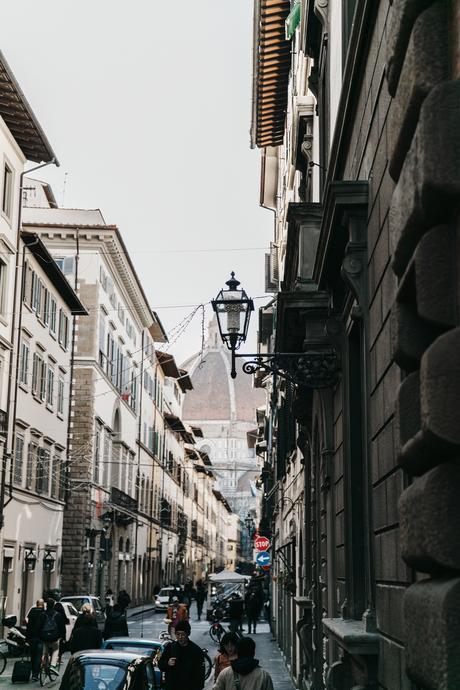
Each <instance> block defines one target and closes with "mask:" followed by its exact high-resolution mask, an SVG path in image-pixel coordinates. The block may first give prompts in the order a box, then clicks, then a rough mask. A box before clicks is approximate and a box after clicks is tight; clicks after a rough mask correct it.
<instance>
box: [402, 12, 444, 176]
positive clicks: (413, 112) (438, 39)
mask: <svg viewBox="0 0 460 690" xmlns="http://www.w3.org/2000/svg"><path fill="white" fill-rule="evenodd" d="M447 10H448V6H447V3H446V2H445V0H439V1H438V2H437V3H436V4H435V5H432V6H431V7H429V8H428V9H427V10H425V11H424V12H422V14H421V15H420V16H419V17H418V19H417V20H416V22H415V24H414V28H413V31H412V35H411V37H410V41H409V46H408V49H407V53H406V59H405V61H404V67H403V69H402V72H401V77H400V81H399V86H398V90H397V93H396V98H395V100H394V103H393V108H392V110H391V117H390V126H389V140H390V174H391V176H392V178H393V179H394V180H395V181H397V180H398V178H399V174H400V172H401V168H402V165H403V163H404V159H405V157H406V154H407V152H408V150H409V147H410V144H411V141H412V137H413V135H414V131H415V128H416V126H417V122H418V116H419V113H420V108H421V105H422V103H423V101H424V100H425V98H426V96H427V95H428V94H429V93H430V91H431V89H432V88H433V87H434V86H436V84H439V83H440V82H442V81H444V80H446V79H447V78H448V49H447V46H448V35H447Z"/></svg>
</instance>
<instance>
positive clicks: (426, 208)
mask: <svg viewBox="0 0 460 690" xmlns="http://www.w3.org/2000/svg"><path fill="white" fill-rule="evenodd" d="M459 115H460V81H450V82H444V83H442V84H439V85H438V86H435V88H434V89H432V90H431V92H430V94H429V95H428V96H427V98H426V99H425V101H424V103H423V105H422V108H421V111H420V119H419V124H418V127H417V130H416V132H415V136H414V139H413V141H412V145H411V147H410V150H409V153H408V155H407V157H406V160H405V163H404V166H403V169H402V173H401V177H400V178H399V182H398V184H397V185H396V188H395V191H394V194H393V199H392V202H391V207H390V213H389V220H390V237H391V243H392V252H393V263H392V265H393V270H394V271H395V273H396V274H397V275H398V276H401V275H402V274H403V273H404V271H405V269H406V267H407V265H408V263H409V260H410V258H411V256H412V254H413V252H414V250H415V247H416V246H417V244H418V242H419V240H420V238H421V237H422V236H423V235H424V234H425V232H427V230H429V229H430V228H433V227H435V226H437V225H440V224H443V223H446V222H449V221H450V219H451V217H452V216H453V214H454V213H455V212H456V211H457V209H458V208H459V206H460V127H458V120H459Z"/></svg>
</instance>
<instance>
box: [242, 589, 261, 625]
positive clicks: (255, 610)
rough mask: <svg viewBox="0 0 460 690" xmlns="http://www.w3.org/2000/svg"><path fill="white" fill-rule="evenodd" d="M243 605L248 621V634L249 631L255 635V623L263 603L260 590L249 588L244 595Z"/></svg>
mask: <svg viewBox="0 0 460 690" xmlns="http://www.w3.org/2000/svg"><path fill="white" fill-rule="evenodd" d="M244 603H245V608H246V618H247V621H248V634H249V635H250V634H251V630H253V631H254V634H255V633H256V627H257V622H258V620H259V616H260V612H261V611H262V606H263V603H264V602H263V592H262V588H261V587H257V586H252V587H250V588H249V589H248V591H247V593H246V597H245V601H244Z"/></svg>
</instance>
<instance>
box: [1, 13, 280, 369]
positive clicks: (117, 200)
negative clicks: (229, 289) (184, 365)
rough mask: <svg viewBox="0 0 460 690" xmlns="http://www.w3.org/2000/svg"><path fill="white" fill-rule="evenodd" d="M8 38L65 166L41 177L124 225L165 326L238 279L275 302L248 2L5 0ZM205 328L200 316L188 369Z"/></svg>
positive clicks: (61, 194) (69, 202)
mask: <svg viewBox="0 0 460 690" xmlns="http://www.w3.org/2000/svg"><path fill="white" fill-rule="evenodd" d="M0 39H1V41H0V44H1V49H2V51H3V52H4V55H5V57H6V59H7V60H8V62H9V64H10V66H11V67H12V69H13V72H14V74H15V76H16V78H17V80H18V81H19V83H20V85H21V87H22V89H23V91H24V93H25V95H26V97H27V99H28V100H29V102H30V104H31V106H32V108H33V110H34V112H35V114H36V115H37V117H38V119H39V121H40V123H41V125H42V127H43V129H44V130H45V132H46V134H47V136H48V139H49V141H50V143H51V145H52V146H53V148H54V150H55V152H56V154H57V156H58V158H59V161H60V163H61V167H60V168H59V169H57V170H56V169H45V171H43V173H42V179H46V180H47V181H49V182H50V183H51V184H52V186H53V190H54V192H55V195H56V197H57V200H58V203H59V205H63V206H67V207H73V208H100V209H101V210H102V212H103V214H104V217H105V219H106V221H107V222H109V223H115V224H117V225H118V226H119V228H120V230H121V232H122V234H123V237H124V239H125V241H126V244H127V246H128V249H129V251H130V254H131V256H132V259H133V261H134V264H135V266H136V269H137V271H138V274H139V276H140V278H141V281H142V282H143V285H144V288H145V290H146V293H147V295H148V297H149V299H150V300H151V305H152V307H153V308H154V309H156V310H158V312H159V315H160V318H161V320H162V322H163V325H164V326H165V329H166V330H167V331H169V330H170V329H172V328H174V326H175V325H176V324H177V323H179V322H180V321H181V320H182V319H183V318H184V317H185V316H186V315H187V314H188V313H190V311H191V310H192V305H195V304H199V303H201V302H207V301H208V300H209V299H210V298H212V297H214V296H215V295H216V294H217V292H218V290H219V289H220V288H221V287H223V284H224V282H225V280H227V278H228V275H229V272H230V271H231V270H234V271H235V272H236V274H237V277H238V278H239V279H240V280H241V282H242V285H243V286H244V287H245V289H246V290H247V292H248V294H249V295H251V296H253V297H256V296H258V295H263V294H264V262H263V259H264V251H263V249H260V248H263V247H266V246H267V245H268V242H269V240H270V239H271V236H272V227H273V217H272V214H271V213H270V212H269V211H267V210H265V209H261V208H260V207H259V205H258V198H259V169H260V161H259V158H260V157H259V152H258V151H251V150H250V148H249V127H250V113H251V77H252V2H251V1H250V0H218V1H217V2H216V0H196V2H190V0H176V1H175V2H159V1H158V0H131V1H130V2H129V3H127V2H122V1H121V0H110V1H109V0H91V1H90V0H79V1H78V2H76V0H72V1H70V0H40V2H33V1H32V0H24V1H23V2H17V0H5V2H3V3H2V22H1V26H0ZM65 173H67V176H66V184H65V185H64V175H65ZM64 190H65V191H64ZM229 248H237V249H238V250H239V251H231V252H230V251H223V250H225V249H229ZM252 248H257V249H252ZM190 250H206V251H190ZM210 250H219V251H210ZM262 303H264V300H257V301H256V307H257V306H260V305H261V304H262ZM168 305H191V306H186V307H179V308H165V307H166V306H168ZM207 309H208V312H207V318H209V316H210V312H209V307H207ZM256 321H257V318H256V316H255V315H254V317H253V334H252V337H251V343H250V344H249V345H248V348H247V349H248V350H249V349H251V350H252V348H253V347H255V338H254V332H255V326H256ZM200 333H201V323H200V319H199V316H198V315H197V316H196V317H195V319H194V321H193V322H192V324H191V326H190V328H189V329H188V331H187V333H186V334H184V336H183V337H182V338H180V340H178V341H177V344H176V345H174V346H173V349H172V351H173V352H174V354H175V355H176V357H177V359H178V360H179V361H182V360H184V359H185V358H186V357H187V356H188V355H190V354H192V353H193V352H195V351H197V350H199V348H200V337H201V336H200Z"/></svg>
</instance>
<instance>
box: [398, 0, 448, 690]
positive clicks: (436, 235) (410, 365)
mask: <svg viewBox="0 0 460 690" xmlns="http://www.w3.org/2000/svg"><path fill="white" fill-rule="evenodd" d="M458 9H459V8H458V7H457V3H456V2H455V1H454V2H447V0H438V2H429V1H427V0H398V1H395V2H394V3H393V8H392V15H393V16H392V21H391V24H390V30H389V34H388V41H387V42H388V53H387V81H388V90H389V93H390V95H391V96H392V98H393V101H392V107H391V119H390V127H389V143H390V166H389V171H390V174H391V176H392V178H393V180H394V182H395V183H396V188H395V190H394V194H393V198H392V201H391V208H390V214H389V228H390V238H391V251H392V257H393V258H392V269H393V271H394V273H395V274H396V276H397V277H398V291H397V296H396V304H395V305H394V308H393V310H392V336H393V337H392V349H393V356H394V358H395V361H396V362H397V364H398V365H399V367H400V369H401V374H402V376H401V378H402V382H401V385H400V387H399V391H398V395H397V405H396V415H395V432H396V450H397V454H398V461H399V464H400V466H401V467H402V468H403V469H404V470H405V471H406V472H407V474H408V475H409V476H410V477H411V478H413V481H411V483H410V485H409V486H407V488H406V489H405V490H404V491H403V493H402V496H401V498H400V501H399V510H400V548H401V553H402V556H403V558H404V560H405V562H406V563H407V564H408V565H409V566H410V567H412V568H413V569H414V570H415V571H417V575H416V578H414V579H416V580H417V581H416V582H415V583H414V584H411V585H410V586H409V588H408V589H407V590H406V592H405V594H404V598H403V624H404V638H405V639H404V642H405V657H406V670H407V674H408V676H409V677H410V678H411V679H412V680H413V681H414V682H415V683H416V684H417V687H420V688H424V689H425V688H426V689H429V690H435V689H436V690H455V689H456V688H460V500H459V496H460V226H459V209H460V81H459V80H458V79H457V77H458V76H460V74H459V72H458V71H457V67H456V66H455V56H456V53H457V50H456V43H455V41H456V38H457V36H458V33H457V32H458V17H459V16H460V13H459V12H458ZM456 17H457V19H456Z"/></svg>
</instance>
